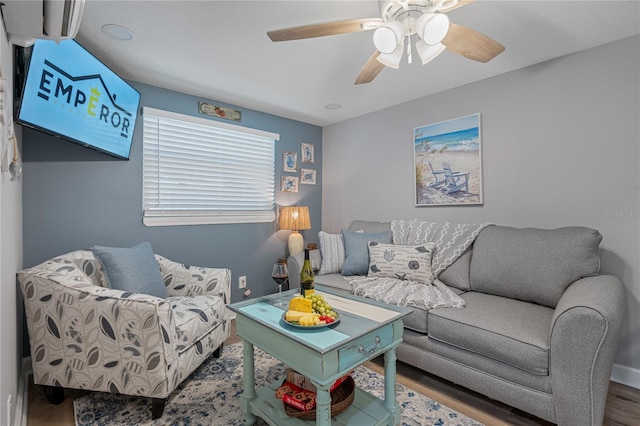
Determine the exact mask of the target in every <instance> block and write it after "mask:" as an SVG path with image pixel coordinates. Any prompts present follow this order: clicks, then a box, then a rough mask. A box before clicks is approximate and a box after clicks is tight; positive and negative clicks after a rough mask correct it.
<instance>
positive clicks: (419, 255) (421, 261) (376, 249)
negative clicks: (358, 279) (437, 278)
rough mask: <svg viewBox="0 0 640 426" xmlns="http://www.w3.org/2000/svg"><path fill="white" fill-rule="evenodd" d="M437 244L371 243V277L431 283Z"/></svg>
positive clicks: (369, 274)
mask: <svg viewBox="0 0 640 426" xmlns="http://www.w3.org/2000/svg"><path fill="white" fill-rule="evenodd" d="M435 246H436V244H435V243H433V242H429V243H424V244H418V245H411V246H405V245H397V244H382V243H377V242H375V241H370V242H369V273H368V276H369V277H390V278H397V279H400V280H410V281H417V282H421V283H425V284H429V283H430V282H431V275H432V274H431V256H432V255H433V251H434V249H435Z"/></svg>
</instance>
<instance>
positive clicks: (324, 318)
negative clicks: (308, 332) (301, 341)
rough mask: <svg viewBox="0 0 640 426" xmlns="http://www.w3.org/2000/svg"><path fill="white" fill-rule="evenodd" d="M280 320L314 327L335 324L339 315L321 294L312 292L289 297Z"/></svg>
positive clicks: (303, 326)
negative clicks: (304, 295)
mask: <svg viewBox="0 0 640 426" xmlns="http://www.w3.org/2000/svg"><path fill="white" fill-rule="evenodd" d="M282 321H283V322H285V323H286V324H288V325H290V326H292V327H299V328H305V329H316V328H324V327H329V326H331V325H336V324H337V323H339V322H340V315H338V313H337V312H336V311H334V310H333V308H332V307H331V305H329V303H328V302H327V301H326V300H325V299H324V297H323V296H322V295H321V294H319V293H313V294H309V295H307V296H306V297H303V296H295V297H294V298H293V299H291V300H290V301H289V309H288V310H287V311H286V312H285V313H283V314H282Z"/></svg>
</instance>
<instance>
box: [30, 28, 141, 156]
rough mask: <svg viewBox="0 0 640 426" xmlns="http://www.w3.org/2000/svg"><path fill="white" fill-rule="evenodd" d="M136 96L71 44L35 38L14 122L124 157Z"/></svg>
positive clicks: (79, 48) (121, 80) (138, 99)
mask: <svg viewBox="0 0 640 426" xmlns="http://www.w3.org/2000/svg"><path fill="white" fill-rule="evenodd" d="M139 104H140V93H139V92H138V91H137V90H135V89H134V88H133V87H132V86H131V85H129V84H128V83H127V82H126V81H124V80H123V79H122V78H120V77H119V76H118V75H116V74H115V73H114V72H113V71H111V70H110V69H109V68H107V67H106V66H105V65H104V64H103V63H102V62H100V61H99V60H98V59H96V58H95V57H94V56H93V55H92V54H91V53H89V52H88V51H86V50H85V49H84V48H83V47H82V46H80V45H79V44H78V43H77V42H75V41H73V40H65V41H61V42H60V43H59V44H58V43H56V42H54V41H49V40H38V41H36V43H35V44H34V47H33V50H32V52H31V61H30V64H29V70H28V73H27V80H26V83H25V87H24V91H23V95H22V103H21V105H20V113H19V115H18V121H19V122H21V123H23V124H26V125H28V126H32V127H35V128H37V129H40V130H44V131H46V132H49V133H53V134H55V135H59V136H61V137H64V138H65V139H69V140H71V141H73V142H76V143H80V144H82V145H85V146H88V147H91V148H95V149H98V150H100V151H103V152H106V153H108V154H111V155H113V156H115V157H118V158H124V159H128V158H129V153H130V151H131V141H132V138H133V130H134V128H135V124H136V119H137V116H138V106H139Z"/></svg>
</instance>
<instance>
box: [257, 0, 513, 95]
mask: <svg viewBox="0 0 640 426" xmlns="http://www.w3.org/2000/svg"><path fill="white" fill-rule="evenodd" d="M473 1H474V0H380V3H382V8H381V15H382V17H381V18H361V19H348V20H344V21H333V22H324V23H319V24H311V25H303V26H299V27H292V28H284V29H280V30H274V31H269V32H268V33H267V35H268V36H269V38H270V39H271V40H272V41H289V40H300V39H305V38H314V37H325V36H331V35H336V34H347V33H353V32H358V31H367V30H373V31H374V32H373V43H374V45H375V47H376V50H375V51H374V52H373V54H372V55H371V57H370V58H369V60H367V62H366V63H365V64H364V66H363V67H362V69H361V70H360V74H358V77H357V78H356V81H355V84H363V83H370V82H371V81H373V79H374V78H376V77H377V75H378V74H379V73H380V71H382V70H383V69H384V67H385V66H388V67H391V68H398V67H399V66H400V61H401V60H402V56H403V54H404V52H405V50H406V52H407V61H408V62H409V63H411V62H412V56H413V55H412V48H411V44H412V41H414V42H415V49H416V51H417V52H418V56H420V59H421V62H422V64H423V65H424V64H426V63H427V62H429V61H431V60H432V59H434V58H435V57H436V56H438V55H439V54H440V53H442V52H443V51H444V50H445V49H446V50H449V51H450V52H453V53H456V54H458V55H461V56H464V57H465V58H468V59H472V60H474V61H478V62H489V61H490V60H491V59H493V58H495V57H496V56H498V55H499V54H500V53H502V51H504V46H503V45H501V44H500V43H498V42H497V41H495V40H493V39H492V38H490V37H488V36H486V35H484V34H482V33H480V32H478V31H475V30H472V29H471V28H467V27H464V26H462V25H457V24H454V23H450V22H449V17H448V16H447V15H446V14H445V12H449V11H451V10H454V9H457V8H459V7H462V6H465V5H467V4H469V3H471V2H473ZM414 35H415V36H416V37H413V40H412V36H414ZM405 43H406V44H407V46H406V49H405Z"/></svg>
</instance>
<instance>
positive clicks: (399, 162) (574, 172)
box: [322, 37, 640, 387]
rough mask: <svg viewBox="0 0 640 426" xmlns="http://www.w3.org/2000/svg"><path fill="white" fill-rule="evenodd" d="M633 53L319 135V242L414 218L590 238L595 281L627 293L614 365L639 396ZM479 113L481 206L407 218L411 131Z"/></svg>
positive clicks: (550, 70) (505, 82)
mask: <svg viewBox="0 0 640 426" xmlns="http://www.w3.org/2000/svg"><path fill="white" fill-rule="evenodd" d="M639 51H640V43H639V38H638V37H633V38H629V39H625V40H622V41H619V42H616V43H612V44H608V45H605V46H601V47H598V48H595V49H590V50H587V51H583V52H580V53H577V54H574V55H570V56H566V57H562V58H559V59H555V60H552V61H549V62H545V63H542V64H538V65H535V66H531V67H529V68H525V69H522V70H518V71H514V72H510V73H507V74H504V75H501V76H498V77H494V78H491V79H487V80H484V81H480V82H477V83H474V84H469V85H466V86H463V87H459V88H456V89H452V90H448V91H445V92H442V93H439V94H436V95H432V96H429V97H425V98H422V99H418V100H415V101H412V102H409V103H405V104H402V105H398V106H396V107H393V108H388V109H385V110H383V111H378V112H375V113H371V114H368V115H366V116H362V117H359V118H356V119H352V120H349V121H346V122H342V123H339V124H336V125H332V126H328V127H325V128H324V129H323V151H324V156H323V168H324V170H323V172H324V176H325V178H324V181H323V203H322V206H323V217H322V218H323V228H324V230H326V231H330V232H336V231H340V229H341V228H343V227H346V226H348V225H349V223H350V221H351V220H353V219H368V220H383V221H386V220H391V219H412V218H422V219H425V220H433V221H445V220H447V221H451V222H460V223H465V222H472V223H475V222H492V223H497V224H503V225H511V226H516V227H542V228H555V227H560V226H565V225H584V226H589V227H593V228H596V229H598V230H599V231H600V232H601V233H602V235H603V236H604V239H603V241H602V245H601V248H602V251H601V257H602V271H604V272H609V273H614V274H616V275H618V276H619V277H621V278H622V279H623V280H624V282H625V285H626V287H627V289H628V292H627V293H628V303H627V309H628V315H627V318H626V320H625V323H624V329H623V331H622V336H621V344H620V346H619V349H618V354H617V359H616V362H617V363H618V364H619V365H621V366H626V367H631V368H633V369H635V370H634V371H632V372H631V373H632V376H633V377H635V379H634V380H636V381H635V385H636V387H640V380H638V379H639V378H640V375H638V374H639V373H640V371H639V370H638V369H640V339H639V337H640V335H639V330H640V302H639V300H640V264H639V256H640V250H639V242H640V238H639V237H640V226H639V222H640V218H639V217H638V209H639V208H640V198H639V189H638V185H639V183H640V178H639V160H640V154H639V149H638V147H639V140H640V132H639V124H638V120H639V117H640V109H639V106H638V104H639V99H640V85H639V75H640V66H639V53H638V52H639ZM414 66H415V65H414ZM476 112H479V113H481V114H482V130H481V137H482V144H483V174H484V205H483V206H476V207H463V206H455V207H445V206H439V207H415V206H414V172H413V144H412V130H413V128H414V127H419V126H422V125H425V124H430V123H435V122H439V121H443V120H447V119H451V118H456V117H461V116H465V115H468V114H473V113H476ZM356 158H357V159H358V161H353V159H356ZM612 211H616V212H618V211H621V212H623V213H622V216H611V215H610V213H609V212H612ZM622 370H624V369H622ZM634 374H635V375H634Z"/></svg>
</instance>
